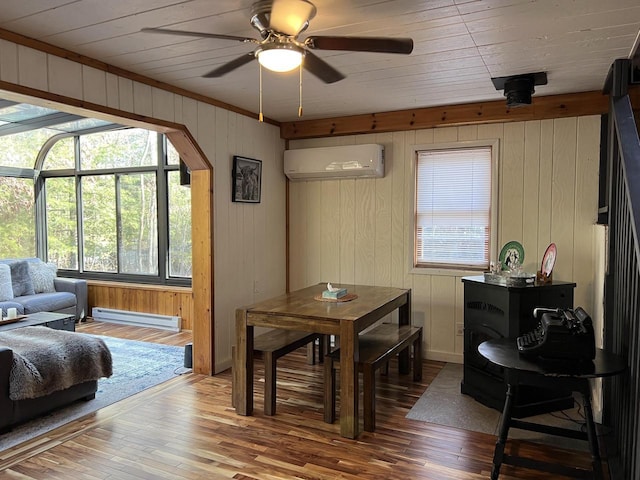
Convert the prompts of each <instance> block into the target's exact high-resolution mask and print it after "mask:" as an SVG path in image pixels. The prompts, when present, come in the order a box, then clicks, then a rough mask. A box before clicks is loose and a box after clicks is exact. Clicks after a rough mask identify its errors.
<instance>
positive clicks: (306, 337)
mask: <svg viewBox="0 0 640 480" xmlns="http://www.w3.org/2000/svg"><path fill="white" fill-rule="evenodd" d="M323 337H324V335H322V334H319V333H309V332H299V331H294V330H281V329H273V330H269V331H268V332H265V333H262V334H260V335H258V336H256V337H255V338H254V339H253V351H254V353H255V352H260V353H261V354H262V357H263V361H264V413H265V415H275V414H276V363H277V361H278V359H279V358H280V357H282V356H283V355H286V354H287V353H291V352H293V351H294V350H297V349H298V348H300V347H303V346H305V345H307V344H309V343H313V344H314V343H315V341H316V340H318V339H320V342H321V345H320V352H322V340H323ZM310 347H311V348H310V349H309V350H308V355H309V357H308V358H309V363H315V348H314V347H313V345H311V346H310ZM231 356H232V357H233V358H235V346H233V347H232V348H231ZM319 359H320V361H322V360H323V355H322V353H320V354H319ZM233 383H235V380H234V382H233ZM231 402H232V404H233V406H234V407H235V406H236V398H235V394H234V392H233V391H232V392H231Z"/></svg>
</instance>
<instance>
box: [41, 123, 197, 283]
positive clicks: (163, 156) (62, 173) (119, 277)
mask: <svg viewBox="0 0 640 480" xmlns="http://www.w3.org/2000/svg"><path fill="white" fill-rule="evenodd" d="M126 128H129V127H125V128H123V127H119V128H113V127H111V128H108V127H100V128H94V129H90V130H87V131H82V132H74V133H62V134H59V135H55V136H53V137H51V138H50V139H49V140H48V141H47V142H45V144H44V145H43V147H42V148H41V150H40V152H39V154H38V157H37V160H36V162H35V167H36V170H35V171H36V172H37V175H36V178H35V182H34V187H35V189H36V225H35V227H36V246H37V254H38V256H40V258H47V257H48V244H47V238H46V236H47V232H46V199H45V195H41V193H44V190H45V182H46V179H47V178H54V177H73V178H74V179H75V184H76V198H77V199H78V201H77V203H76V206H77V226H76V227H77V231H78V233H77V235H78V252H77V255H78V268H77V269H75V270H69V269H59V270H58V273H59V274H60V275H61V276H67V277H79V278H86V279H92V280H107V281H119V282H128V283H143V284H152V285H175V286H191V284H192V278H187V277H176V276H169V270H168V255H169V230H168V227H169V225H168V203H167V202H168V199H167V198H166V194H167V191H168V188H167V185H166V184H165V182H166V181H167V180H168V177H167V172H169V171H173V170H176V171H178V170H179V165H171V164H169V163H168V155H167V148H168V145H167V144H168V139H167V138H166V135H164V134H162V133H159V132H154V133H157V142H158V150H157V154H158V155H157V160H158V161H157V163H156V164H154V165H144V166H136V167H118V168H105V169H95V170H88V169H87V170H81V169H80V161H81V159H80V148H79V137H80V136H83V135H87V134H91V133H102V132H105V131H113V130H123V129H126ZM142 130H146V129H144V128H142ZM66 137H73V138H74V145H75V146H74V155H75V159H74V165H75V169H64V170H43V169H42V166H43V163H44V161H45V159H46V156H47V154H48V152H49V150H50V149H51V148H53V145H55V143H56V142H57V141H58V140H61V139H62V138H66ZM132 173H152V174H154V176H155V178H156V192H157V216H158V225H157V228H158V232H157V238H158V246H157V249H158V273H157V274H156V275H145V274H132V273H122V272H120V271H118V272H98V271H86V270H84V251H83V246H82V245H83V242H82V221H83V216H82V212H81V202H82V192H81V189H80V186H79V184H80V179H81V178H82V177H84V176H95V175H107V176H113V177H114V178H115V179H117V177H118V175H122V174H132ZM185 188H186V187H185ZM120 253H121V252H120V242H119V241H118V251H117V252H116V254H117V255H118V257H119V256H120ZM118 265H119V262H118ZM118 268H119V267H118Z"/></svg>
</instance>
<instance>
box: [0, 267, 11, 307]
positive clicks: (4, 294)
mask: <svg viewBox="0 0 640 480" xmlns="http://www.w3.org/2000/svg"><path fill="white" fill-rule="evenodd" d="M12 298H13V287H12V286H11V268H10V267H9V265H6V264H4V263H0V302H4V301H5V300H11V299H12Z"/></svg>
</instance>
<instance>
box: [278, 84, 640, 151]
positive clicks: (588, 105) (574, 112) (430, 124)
mask: <svg viewBox="0 0 640 480" xmlns="http://www.w3.org/2000/svg"><path fill="white" fill-rule="evenodd" d="M630 94H631V95H632V102H633V101H634V98H635V102H634V103H633V104H634V105H640V88H638V87H635V88H633V89H631V91H630ZM608 109H609V97H608V96H606V95H603V94H602V92H600V91H594V92H583V93H571V94H566V95H551V96H546V97H533V99H532V104H531V105H530V106H526V107H519V108H511V109H510V108H507V105H506V102H505V101H504V100H500V101H494V102H481V103H469V104H463V105H447V106H441V107H430V108H416V109H411V110H399V111H395V112H383V113H369V114H363V115H351V116H347V117H336V118H324V119H318V120H305V121H294V122H282V123H281V124H280V136H281V137H282V138H284V139H286V140H295V139H301V138H316V137H334V136H341V135H355V134H367V133H378V132H395V131H403V130H419V129H422V128H434V127H446V126H454V125H471V124H480V123H496V122H520V121H525V120H543V119H548V118H562V117H578V116H583V115H601V114H604V113H607V111H608Z"/></svg>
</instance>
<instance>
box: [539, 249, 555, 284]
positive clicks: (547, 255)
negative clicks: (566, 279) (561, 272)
mask: <svg viewBox="0 0 640 480" xmlns="http://www.w3.org/2000/svg"><path fill="white" fill-rule="evenodd" d="M557 256H558V249H557V248H556V244H555V243H550V244H549V246H548V247H547V249H546V250H545V252H544V256H543V257H542V263H541V264H540V272H542V274H543V275H545V276H547V277H548V276H549V275H551V272H552V271H553V266H554V265H555V264H556V257H557Z"/></svg>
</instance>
